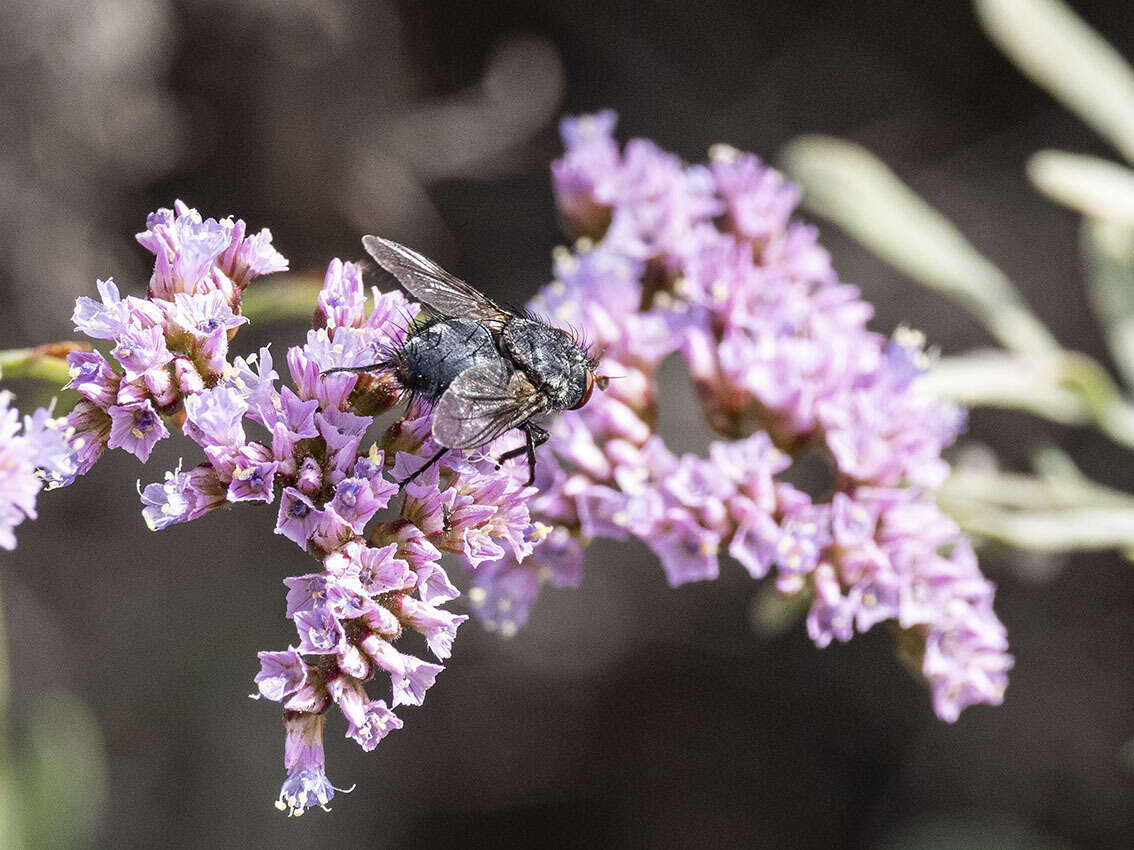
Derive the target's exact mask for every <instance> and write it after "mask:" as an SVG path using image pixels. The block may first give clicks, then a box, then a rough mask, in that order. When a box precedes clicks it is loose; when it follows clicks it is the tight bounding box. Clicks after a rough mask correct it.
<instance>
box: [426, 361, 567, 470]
mask: <svg viewBox="0 0 1134 850" xmlns="http://www.w3.org/2000/svg"><path fill="white" fill-rule="evenodd" d="M545 410H547V401H546V399H544V398H543V396H541V395H540V394H539V392H538V391H537V390H536V388H535V387H534V386H532V383H531V381H529V380H528V379H527V378H526V377H525V376H524V374H523V373H522V372H518V371H517V372H512V373H511V374H509V369H508V367H507V365H505V363H504V361H503V360H492V361H489V362H488V363H481V364H480V365H478V366H473V367H472V368H471V369H466V370H465V371H464V372H462V373H461V374H459V375H458V376H457V377H456V379H454V381H453V383H451V384H450V385H449V389H447V390H445V393H444V394H443V395H442V396H441V400H440V401H438V402H437V407H436V408H435V409H434V411H433V437H434V439H435V440H437V442H439V443H440V444H441V445H443V446H446V447H447V448H450V449H474V448H476V447H477V446H483V445H484V444H485V443H490V442H492V441H493V440H495V439H496V438H497V437H499V436H500V435H501V434H503V433H504V432H505V431H509V430H511V429H512V428H516V427H517V426H519V425H523V424H524V423H525V422H527V421H528V420H529V419H531V418H532V417H533V416H536V415H537V414H540V413H543V412H544V411H545Z"/></svg>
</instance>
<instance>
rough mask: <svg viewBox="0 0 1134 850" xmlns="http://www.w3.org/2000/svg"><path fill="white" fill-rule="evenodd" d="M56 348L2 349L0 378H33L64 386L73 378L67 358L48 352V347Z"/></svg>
mask: <svg viewBox="0 0 1134 850" xmlns="http://www.w3.org/2000/svg"><path fill="white" fill-rule="evenodd" d="M54 348H55V347H54V346H47V347H43V348H12V349H9V350H7V351H0V378H5V379H11V378H31V379H33V380H40V381H49V382H51V383H53V384H57V385H59V386H63V384H65V383H67V382H68V381H69V380H71V376H70V374H68V371H67V361H66V359H65V358H63V357H59V356H56V355H55V354H50V353H48V349H54Z"/></svg>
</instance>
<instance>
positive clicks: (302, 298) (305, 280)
mask: <svg viewBox="0 0 1134 850" xmlns="http://www.w3.org/2000/svg"><path fill="white" fill-rule="evenodd" d="M322 285H323V281H322V278H318V277H316V276H315V275H301V274H296V275H282V276H279V275H278V276H276V277H274V278H273V279H272V282H271V283H264V284H253V285H252V286H250V287H248V288H247V289H246V290H244V296H243V300H242V302H241V313H242V314H243V315H245V316H247V317H248V320H249V321H252V322H282V321H287V320H290V319H308V320H309V319H310V318H311V314H312V313H314V312H315V297H316V296H317V295H318V294H319V290H320V288H321V287H322Z"/></svg>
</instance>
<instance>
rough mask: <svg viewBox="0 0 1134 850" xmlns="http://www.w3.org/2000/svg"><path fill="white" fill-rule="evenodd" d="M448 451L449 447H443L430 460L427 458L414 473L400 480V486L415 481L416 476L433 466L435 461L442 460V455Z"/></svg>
mask: <svg viewBox="0 0 1134 850" xmlns="http://www.w3.org/2000/svg"><path fill="white" fill-rule="evenodd" d="M447 451H449V450H448V449H447V448H443V449H441V451H439V452H438V453H437V454H435V455H434V456H433V457H431V458H430V459H429V460H427V461H426V462H425V463H424V464H422V465H421V466H420V467H418V468H417V470H416V471H414V472H413V473H412V474H410V475H409V476H407V477H406V478H404V479H402V480H401V481H399V482H398V487H399V488H401V487H405V486H406V485H407V484H409V483H410V482H411V481H413V480H414V479H415V478H417V476H419V475H421V473H423V472H425V470H427V469H429V467H431V466H433V464H435V463H437V461H439V460H441V456H442V455H443V454H445V452H447Z"/></svg>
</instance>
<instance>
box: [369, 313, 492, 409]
mask: <svg viewBox="0 0 1134 850" xmlns="http://www.w3.org/2000/svg"><path fill="white" fill-rule="evenodd" d="M498 359H500V353H499V352H498V351H497V350H496V344H495V341H494V339H493V336H492V333H491V331H489V330H488V329H487V328H486V327H484V325H482V324H481V323H480V322H477V321H474V320H472V319H460V318H455V319H434V320H431V321H429V322H427V323H426V324H424V325H422V326H421V327H420V328H416V329H414V330H411V331H410V334H409V336H408V337H407V338H406V341H405V344H404V345H403V346H402V348H401V350H400V351H398V353H397V354H396V355H395V356H394V357H393V358H392V360H393V364H392V365H393V368H394V377H396V378H397V380H398V383H400V384H401V385H402V386H403V387H404V388H405V389H406V390H408V391H410V392H411V393H413V394H415V395H419V396H423V397H425V398H428V399H431V400H433V401H436V400H437V399H439V398H440V397H441V395H442V394H443V393H444V392H445V390H447V389H448V388H449V384H451V383H453V380H454V379H455V378H456V377H457V376H458V375H459V374H461V373H462V372H464V371H465V370H466V369H469V368H471V367H473V366H478V365H480V364H481V363H485V362H487V361H489V360H498Z"/></svg>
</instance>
